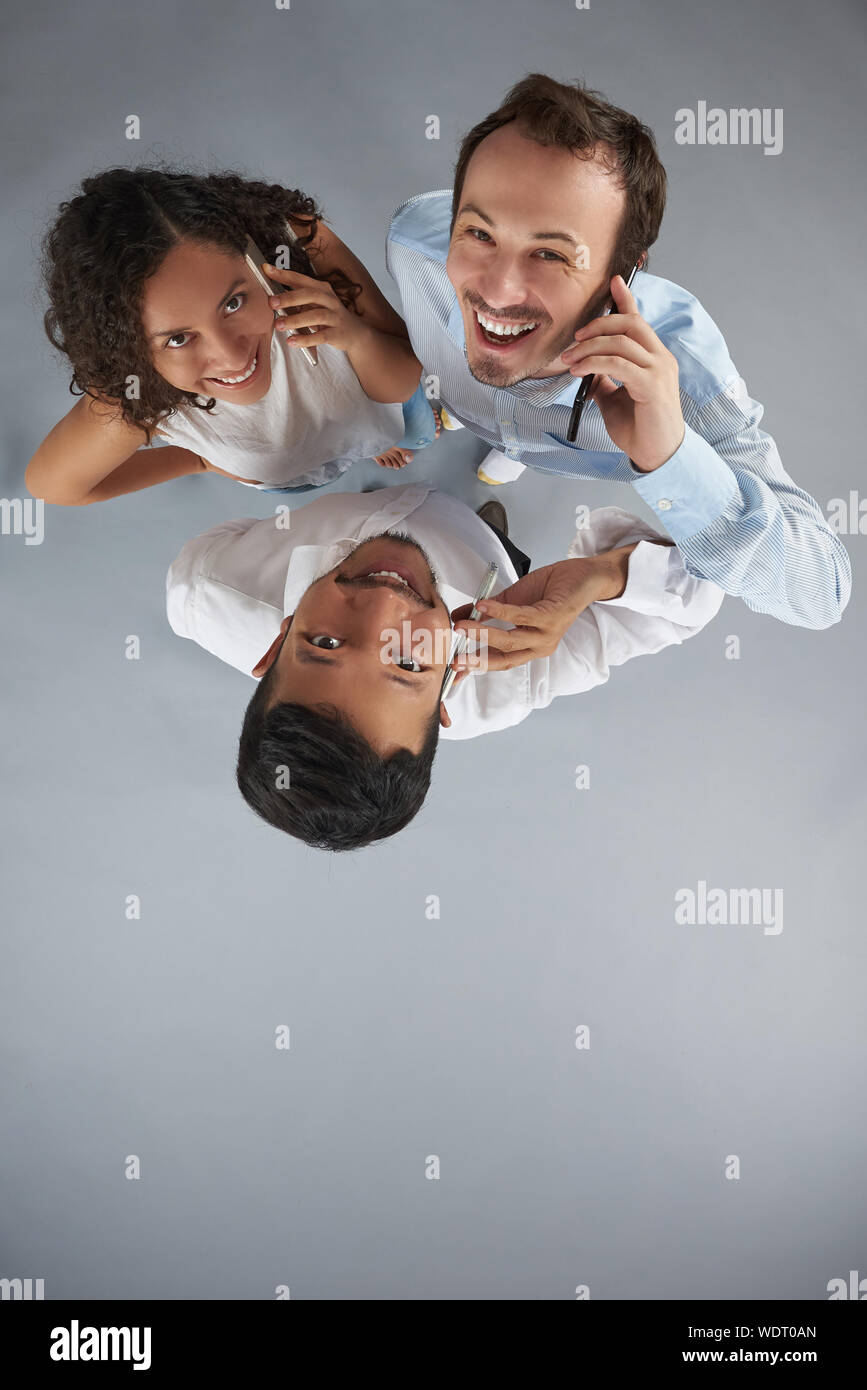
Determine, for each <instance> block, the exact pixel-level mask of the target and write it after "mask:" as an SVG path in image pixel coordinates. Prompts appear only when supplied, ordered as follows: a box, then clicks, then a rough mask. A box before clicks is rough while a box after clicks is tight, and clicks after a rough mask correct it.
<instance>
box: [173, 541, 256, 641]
mask: <svg viewBox="0 0 867 1390" xmlns="http://www.w3.org/2000/svg"><path fill="white" fill-rule="evenodd" d="M255 524H256V518H255V517H252V516H246V517H242V518H241V519H240V520H238V521H222V522H220V524H219V525H218V526H212V527H211V529H210V531H203V532H202V534H201V535H200V536H194V537H193V539H192V540H191V541H187V543H186V545H185V546H184V547H183V549H182V550H181V552H180V554H179V555H178V556H177V557H176V559H175V560H173V561H172V563H171V565H169V569H168V573H167V574H166V616H167V617H168V620H169V626H170V627H171V629H172V631H173V632H176V633H177V635H178V637H189V638H191V639H192V640H193V641H194V642H199V641H200V640H201V638H200V635H199V633H198V631H197V626H196V616H197V613H196V596H197V591H198V586H199V581H200V580H201V578H202V576H203V574H204V572H205V566H206V563H207V560H208V557H209V555H210V553H211V551H212V550H213V549H214V547H215V546H216V545H217V544H218V543H219V542H220V541H221V540H222V539H224V538H225V537H226V536H230V535H238V534H241V533H242V532H245V531H248V530H249V529H250V527H251V526H255ZM202 645H206V644H204V643H203V644H202Z"/></svg>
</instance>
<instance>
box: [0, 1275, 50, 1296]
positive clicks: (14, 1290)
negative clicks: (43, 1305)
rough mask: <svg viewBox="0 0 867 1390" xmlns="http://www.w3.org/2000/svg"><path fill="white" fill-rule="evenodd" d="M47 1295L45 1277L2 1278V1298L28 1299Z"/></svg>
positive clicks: (0, 1294) (0, 1292)
mask: <svg viewBox="0 0 867 1390" xmlns="http://www.w3.org/2000/svg"><path fill="white" fill-rule="evenodd" d="M44 1297H45V1280H44V1279H0V1299H2V1298H10V1299H16V1298H21V1299H24V1300H25V1301H26V1300H27V1299H34V1298H44Z"/></svg>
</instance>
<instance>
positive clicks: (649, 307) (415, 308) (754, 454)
mask: <svg viewBox="0 0 867 1390" xmlns="http://www.w3.org/2000/svg"><path fill="white" fill-rule="evenodd" d="M451 207H452V191H451V189H439V190H437V191H435V192H432V193H421V194H418V195H417V196H416V197H414V198H410V199H408V201H407V202H405V203H402V204H401V205H400V207H399V208H398V209H397V211H396V212H395V214H394V216H393V217H392V219H391V225H390V227H389V231H388V238H387V242H386V262H387V265H388V269H389V272H390V274H391V275H392V276H393V278H394V279H395V281H396V282H397V285H398V288H399V290H400V296H401V301H402V306H403V316H404V319H405V320H406V325H407V329H408V331H409V336H410V340H411V342H412V346H413V350H414V352H415V354H416V356H417V357H418V359H419V361H420V362H421V363H422V365H423V368H424V371H425V372H426V373H428V374H429V375H432V376H435V377H436V378H438V382H439V385H438V390H437V394H438V396H439V399H440V400H441V401H442V403H443V404H444V405H445V406H446V408H447V409H448V410H449V412H450V413H451V414H452V415H454V416H455V417H456V419H458V420H459V421H460V422H461V423H462V424H464V425H466V426H468V428H469V429H471V430H472V431H473V433H474V434H477V435H479V436H480V437H481V438H482V439H485V440H487V442H488V443H489V444H490V445H491V446H492V448H495V449H499V450H500V451H501V452H502V453H504V454H506V455H507V457H509V458H512V459H515V460H519V461H520V462H522V463H525V464H527V465H529V466H530V467H531V468H538V469H540V470H541V471H542V472H545V473H558V474H561V475H562V476H563V477H566V478H604V479H611V480H615V481H617V482H623V483H631V485H632V486H633V487H634V488H635V490H636V492H637V493H638V494H639V496H641V497H643V498H644V500H645V502H647V503H648V504H649V506H651V507H652V508H653V511H654V512H655V513H656V515H657V516H658V517H659V520H660V521H661V522H662V524H663V525H664V527H665V529H666V530H667V531H668V534H669V535H670V536H671V538H672V539H673V540H674V541H676V543H677V546H678V549H679V550H680V552H681V554H682V556H683V558H684V563H685V566H686V569H687V571H688V572H689V573H691V574H693V575H695V576H697V577H698V578H701V579H709V580H712V581H713V583H715V584H717V585H719V587H720V588H721V589H723V590H725V592H726V593H728V594H735V595H737V596H738V597H739V598H742V599H743V600H744V602H745V603H746V605H747V607H748V608H751V609H753V611H754V612H757V613H769V614H771V615H772V616H773V617H775V618H780V619H781V620H782V621H783V622H786V623H792V624H795V625H797V626H800V627H809V628H824V627H830V626H831V624H832V623H836V622H839V620H840V617H841V615H842V612H843V609H844V608H845V607H846V604H847V602H848V600H849V594H850V590H851V582H852V581H851V568H850V564H849V556H848V554H847V552H846V549H845V546H844V545H843V543H842V541H841V540H840V538H839V536H838V535H837V533H836V532H835V531H833V530H832V529H831V527H830V525H829V524H828V522H827V521H826V519H825V517H824V516H823V514H822V511H821V509H820V507H819V505H818V503H817V502H816V501H815V500H814V499H813V498H812V497H811V496H810V495H809V493H807V492H804V491H803V489H802V488H799V487H798V486H797V485H796V484H795V483H794V482H793V480H792V479H791V478H790V477H789V475H788V474H787V473H786V472H785V470H784V468H783V465H782V463H781V461H780V456H779V452H778V450H777V446H776V444H775V443H774V441H773V439H771V437H770V435H768V434H766V433H765V432H764V431H763V430H761V429H759V422H760V421H761V418H762V415H763V414H764V410H763V407H762V406H761V405H759V403H758V402H757V401H754V400H752V399H751V398H750V396H749V394H748V392H747V388H746V385H745V383H744V381H743V379H742V378H741V377H740V375H739V374H738V371H737V369H736V367H735V365H734V363H733V362H732V360H731V358H730V356H729V353H728V348H727V347H726V344H725V340H724V338H723V336H722V333H721V332H720V330H719V329H718V328H717V326H716V324H715V323H714V321H713V319H712V318H711V317H710V315H709V314H708V313H707V312H706V311H705V309H704V308H703V307H702V306H701V304H700V303H699V302H698V300H697V299H696V298H695V297H694V295H691V294H690V293H689V291H688V290H684V289H682V288H681V287H680V286H679V285H675V284H673V283H672V282H671V281H670V280H663V279H661V278H660V277H659V276H656V275H649V274H647V273H646V272H642V271H639V272H638V273H637V274H636V276H635V279H634V281H633V283H632V293H633V294H634V296H635V299H636V301H637V303H638V312H639V313H640V314H641V316H642V318H643V319H645V321H646V322H647V323H649V324H650V326H651V328H652V329H653V330H654V332H655V333H656V334H657V336H658V337H659V339H660V340H661V341H662V342H663V343H664V344H665V346H666V347H667V348H668V350H669V351H670V352H671V353H673V354H674V356H675V357H676V358H677V363H678V369H679V380H680V403H681V408H682V411H683V418H684V422H685V425H686V432H685V435H684V439H683V443H682V444H681V446H680V448H679V449H678V450H677V452H676V453H674V454H673V455H672V456H671V458H670V459H668V460H667V462H665V463H664V464H662V465H661V467H659V468H657V469H655V470H654V471H653V472H652V473H641V472H640V471H639V470H638V469H636V468H635V467H634V466H633V465H632V463H631V462H630V460H629V459H628V458H627V457H626V455H625V454H624V453H623V452H622V451H621V450H620V449H618V448H617V446H616V445H615V444H614V443H613V441H612V440H611V438H610V437H609V435H608V433H607V431H606V429H605V425H604V422H603V419H602V414H601V411H600V410H599V407H598V405H597V404H596V402H595V401H592V400H591V401H588V403H587V406H586V408H585V410H584V414H583V416H582V418H581V424H580V427H579V430H578V437H577V439H576V441H575V443H574V444H569V443H568V442H567V440H566V430H567V427H568V422H569V415H570V412H571V409H572V402H573V400H574V397H575V392H576V390H577V386H578V383H577V380H576V378H575V377H573V376H571V375H570V374H569V373H568V372H565V373H562V374H561V375H559V376H555V377H546V378H543V379H539V380H532V379H527V380H525V381H519V382H517V383H516V384H515V385H514V386H510V387H508V388H507V389H500V388H498V387H495V386H485V385H483V384H482V383H481V382H478V381H476V379H475V377H473V376H472V375H471V373H470V370H469V368H468V366H467V359H466V347H465V339H464V327H463V318H462V316H461V309H460V305H459V303H458V298H457V295H456V294H455V292H454V289H453V287H452V285H451V282H450V281H449V279H448V276H447V274H446V257H447V255H448V249H449V223H450V220H451Z"/></svg>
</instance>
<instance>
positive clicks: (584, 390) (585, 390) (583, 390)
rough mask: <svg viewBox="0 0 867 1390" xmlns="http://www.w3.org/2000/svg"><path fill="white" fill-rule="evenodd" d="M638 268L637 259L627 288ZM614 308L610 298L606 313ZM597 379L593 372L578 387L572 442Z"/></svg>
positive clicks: (568, 435) (571, 422)
mask: <svg viewBox="0 0 867 1390" xmlns="http://www.w3.org/2000/svg"><path fill="white" fill-rule="evenodd" d="M637 269H638V262H637V261H636V263H635V265H634V266H633V267H632V269H631V270H630V272H629V279H628V280H627V281H626V288H627V289H629V287H630V285H631V284H632V282H633V280H634V279H635V272H636V271H637ZM613 310H614V300H613V299H610V298H609V300H608V308H607V309H606V310H605V313H606V314H610V313H612V312H613ZM595 381H596V377H595V376H594V375H592V374H591V375H590V376H585V377H584V378H583V380H582V382H581V385H580V386H579V387H578V391H577V393H576V395H575V400H574V401H573V403H572V414H571V415H570V416H569V428H568V429H567V431H566V438H567V440H568V441H569V443H570V444H574V442H575V437H576V435H577V433H578V426H579V424H580V423H581V416H582V415H583V413H584V406H585V405H586V404H587V397H588V396H589V395H590V392H591V391H592V390H593V384H594V382H595Z"/></svg>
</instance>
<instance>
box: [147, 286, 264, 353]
mask: <svg viewBox="0 0 867 1390" xmlns="http://www.w3.org/2000/svg"><path fill="white" fill-rule="evenodd" d="M246 283H247V278H246V276H244V275H242V276H240V278H239V279H237V280H234V281H233V282H232V284H231V285H230V287H229V289H228V290H227V291H226V293H225V294H224V295H223V298H222V299H221V300H220V302H219V304H218V305H217V308H218V309H222V307H223V305H224V304H225V302H226V300H227V299H231V298H232V295H233V294H235V293H237V291H238V289H239V288H240V286H241V285H246ZM192 331H193V330H192V329H191V328H163V329H160V331H159V333H151V335H150V337H151V340H153V339H154V338H174V337H176V336H177V334H178V333H192Z"/></svg>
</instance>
